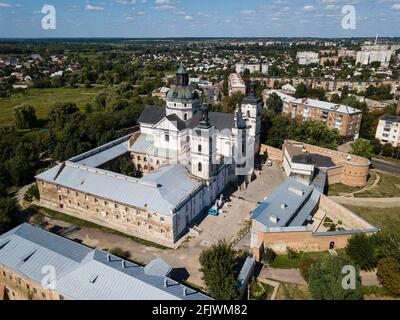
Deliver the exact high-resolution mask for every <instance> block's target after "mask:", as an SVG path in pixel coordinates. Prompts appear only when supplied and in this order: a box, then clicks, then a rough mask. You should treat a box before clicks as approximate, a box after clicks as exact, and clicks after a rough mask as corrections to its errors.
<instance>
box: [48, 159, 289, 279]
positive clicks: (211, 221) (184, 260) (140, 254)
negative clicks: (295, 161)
mask: <svg viewBox="0 0 400 320" xmlns="http://www.w3.org/2000/svg"><path fill="white" fill-rule="evenodd" d="M283 180H284V173H283V172H282V169H281V166H280V164H278V163H276V164H274V165H273V166H272V167H267V166H264V168H263V169H262V170H261V171H260V172H259V173H258V174H257V178H256V179H255V180H254V181H253V182H252V183H250V184H249V185H248V188H246V189H242V190H237V191H236V192H234V193H233V194H232V195H231V202H229V203H228V205H227V206H225V207H224V209H223V213H222V214H220V215H219V216H217V217H215V216H211V215H209V216H206V217H205V218H204V219H203V220H202V221H201V222H200V223H199V224H198V227H199V228H200V230H201V232H200V234H195V233H189V234H187V235H186V237H185V238H184V239H182V240H181V241H180V245H179V247H178V248H177V249H176V250H173V249H161V248H156V247H153V246H148V245H145V244H142V243H139V242H136V241H132V240H131V239H129V238H127V237H124V236H122V235H117V234H111V233H108V232H105V231H103V230H100V229H97V228H90V227H79V228H78V229H77V230H76V231H72V232H71V233H69V234H68V235H67V237H68V238H70V239H73V240H75V241H79V242H82V243H83V244H85V245H87V246H90V247H95V248H99V249H108V250H110V249H113V248H121V249H122V250H123V251H124V252H127V253H128V254H129V257H130V258H129V259H130V260H132V261H134V262H136V263H139V264H147V263H149V262H150V261H151V260H153V259H155V258H158V257H160V258H162V259H164V260H165V261H166V262H167V263H168V264H169V265H170V266H171V267H172V268H177V269H182V268H185V269H186V271H187V272H188V277H186V278H187V279H186V281H187V282H188V283H191V284H194V285H196V286H202V284H203V283H202V280H201V273H200V271H199V268H200V264H199V256H200V253H201V252H202V251H203V250H204V249H206V248H207V247H210V246H212V245H213V244H214V243H216V242H218V241H219V240H223V239H225V240H227V241H233V242H234V243H237V244H236V246H235V248H236V249H247V248H248V246H249V241H250V237H249V232H247V230H248V229H249V223H250V218H251V212H252V211H253V210H254V209H255V208H256V207H257V205H258V202H260V201H262V200H263V199H264V198H265V197H266V196H268V195H269V194H270V193H271V192H272V190H274V189H275V188H276V187H277V186H278V185H279V184H280V183H281V182H282V181H283ZM46 220H47V221H48V222H49V223H51V224H54V225H57V226H61V227H71V226H72V227H73V225H71V224H70V223H66V222H63V221H59V220H53V219H49V218H46ZM239 240H240V241H239Z"/></svg>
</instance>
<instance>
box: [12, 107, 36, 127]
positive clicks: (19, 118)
mask: <svg viewBox="0 0 400 320" xmlns="http://www.w3.org/2000/svg"><path fill="white" fill-rule="evenodd" d="M14 121H15V125H16V126H17V128H18V129H31V128H33V127H34V126H35V125H36V123H37V119H36V111H35V108H34V107H32V106H28V105H22V106H18V107H15V108H14Z"/></svg>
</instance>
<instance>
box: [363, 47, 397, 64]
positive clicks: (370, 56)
mask: <svg viewBox="0 0 400 320" xmlns="http://www.w3.org/2000/svg"><path fill="white" fill-rule="evenodd" d="M394 53H395V51H394V50H391V49H389V46H364V47H362V49H361V51H358V52H357V55H356V63H357V64H358V63H360V64H361V65H369V64H371V63H373V62H380V63H381V64H382V65H383V66H388V65H389V62H390V59H391V57H392V55H394Z"/></svg>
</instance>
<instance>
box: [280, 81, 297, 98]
mask: <svg viewBox="0 0 400 320" xmlns="http://www.w3.org/2000/svg"><path fill="white" fill-rule="evenodd" d="M282 92H283V93H284V94H288V95H292V94H295V93H296V88H295V87H294V86H293V85H291V84H290V83H287V84H285V85H284V86H282Z"/></svg>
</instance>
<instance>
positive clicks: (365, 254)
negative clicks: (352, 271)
mask: <svg viewBox="0 0 400 320" xmlns="http://www.w3.org/2000/svg"><path fill="white" fill-rule="evenodd" d="M346 253H347V255H348V256H349V257H350V258H351V259H352V260H353V261H354V262H355V263H356V264H357V265H358V266H360V268H361V269H363V270H369V269H372V268H374V267H375V266H376V263H377V260H376V257H375V250H374V244H373V239H371V238H370V237H368V236H366V235H364V234H358V235H355V236H354V237H352V238H351V239H349V242H348V244H347V247H346Z"/></svg>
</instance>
